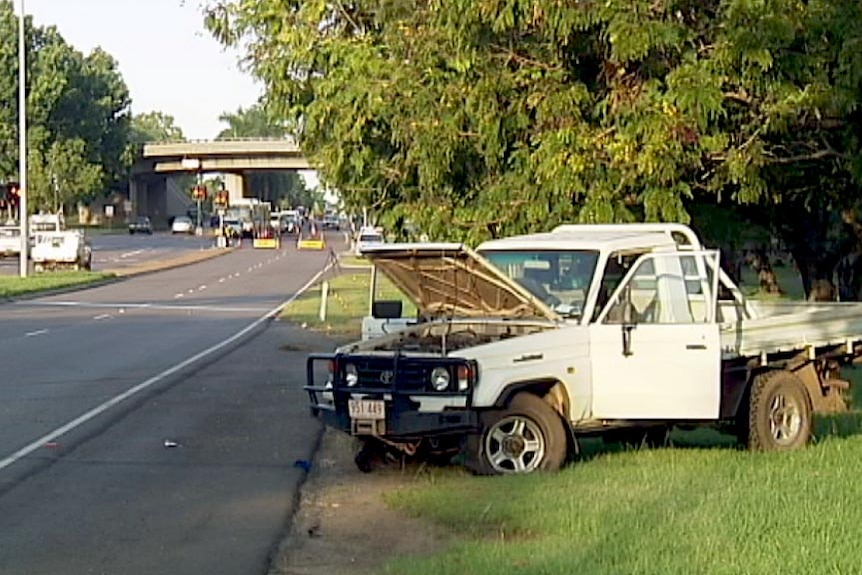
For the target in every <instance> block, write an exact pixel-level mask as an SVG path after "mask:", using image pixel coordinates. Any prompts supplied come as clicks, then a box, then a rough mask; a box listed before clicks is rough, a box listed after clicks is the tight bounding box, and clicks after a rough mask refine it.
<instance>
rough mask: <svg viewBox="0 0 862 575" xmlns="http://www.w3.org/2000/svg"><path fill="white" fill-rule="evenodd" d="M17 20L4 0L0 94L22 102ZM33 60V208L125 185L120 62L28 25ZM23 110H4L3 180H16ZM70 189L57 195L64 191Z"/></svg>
mask: <svg viewBox="0 0 862 575" xmlns="http://www.w3.org/2000/svg"><path fill="white" fill-rule="evenodd" d="M17 38H18V20H17V17H16V16H15V14H14V11H13V9H12V3H11V2H9V1H6V0H3V1H0V64H2V65H3V66H4V68H3V69H4V70H5V71H6V73H5V74H3V75H2V76H0V96H2V97H3V99H4V101H5V102H8V103H13V102H17V93H18V74H17V73H18V57H17V56H18V48H17ZM25 40H26V50H27V54H26V59H27V66H28V69H27V114H28V117H27V120H28V131H27V141H28V160H29V170H30V173H29V174H28V176H29V178H28V186H27V187H28V189H27V192H28V196H29V197H30V198H32V202H31V203H30V206H32V207H33V208H34V209H53V208H54V207H55V204H56V203H57V202H58V201H59V202H60V203H66V202H71V201H86V200H88V199H90V198H92V197H94V196H95V195H97V194H99V193H100V192H103V191H105V190H107V189H110V188H111V187H115V186H119V185H120V184H121V183H122V182H124V181H125V179H126V174H127V165H126V164H125V163H124V155H123V150H124V149H125V147H126V145H127V138H128V107H129V94H128V89H127V88H126V85H125V83H124V82H123V79H122V77H121V76H120V74H119V72H118V71H117V65H116V62H115V61H114V59H113V58H112V57H111V56H110V55H108V54H107V53H105V52H104V51H102V50H99V49H97V50H94V51H93V52H92V53H90V54H89V55H87V56H84V55H83V54H81V53H80V52H78V51H76V50H75V49H74V48H72V47H71V46H70V45H69V44H67V43H66V42H65V40H63V38H62V36H61V35H60V33H59V32H58V31H57V29H56V28H55V27H44V28H43V27H36V26H34V25H33V22H32V19H31V18H27V19H26V21H25ZM17 140H18V107H17V105H9V106H2V107H0V180H7V181H8V180H17V179H18V178H19V175H18V142H17ZM58 186H60V187H63V189H59V190H58V189H57V187H58Z"/></svg>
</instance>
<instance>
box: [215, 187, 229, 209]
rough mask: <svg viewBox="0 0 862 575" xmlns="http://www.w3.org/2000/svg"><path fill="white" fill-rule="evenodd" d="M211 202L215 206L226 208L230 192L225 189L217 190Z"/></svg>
mask: <svg viewBox="0 0 862 575" xmlns="http://www.w3.org/2000/svg"><path fill="white" fill-rule="evenodd" d="M213 203H214V204H215V205H216V206H217V207H221V208H226V207H227V206H228V204H229V203H230V193H229V192H228V191H227V190H219V191H217V192H216V193H215V197H213Z"/></svg>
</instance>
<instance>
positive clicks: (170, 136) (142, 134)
mask: <svg viewBox="0 0 862 575" xmlns="http://www.w3.org/2000/svg"><path fill="white" fill-rule="evenodd" d="M183 140H185V136H183V130H182V128H180V127H179V126H177V125H176V120H175V119H174V117H173V116H171V115H170V114H165V113H164V112H156V111H153V112H146V113H144V114H136V115H134V116H132V121H131V129H130V134H129V142H130V143H132V144H134V145H137V146H140V145H143V144H146V143H148V142H180V141H183Z"/></svg>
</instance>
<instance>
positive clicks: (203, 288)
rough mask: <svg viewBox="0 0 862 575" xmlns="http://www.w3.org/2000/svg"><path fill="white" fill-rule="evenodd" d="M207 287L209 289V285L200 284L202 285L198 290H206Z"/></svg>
mask: <svg viewBox="0 0 862 575" xmlns="http://www.w3.org/2000/svg"><path fill="white" fill-rule="evenodd" d="M205 289H207V286H200V287H199V288H198V291H204V290H205Z"/></svg>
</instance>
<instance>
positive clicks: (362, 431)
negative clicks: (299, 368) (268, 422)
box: [304, 355, 479, 442]
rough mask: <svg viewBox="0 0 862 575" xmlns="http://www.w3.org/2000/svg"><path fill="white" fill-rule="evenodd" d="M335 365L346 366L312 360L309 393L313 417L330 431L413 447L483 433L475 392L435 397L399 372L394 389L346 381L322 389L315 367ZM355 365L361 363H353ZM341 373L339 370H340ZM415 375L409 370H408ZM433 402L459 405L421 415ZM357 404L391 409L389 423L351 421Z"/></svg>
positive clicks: (330, 358)
mask: <svg viewBox="0 0 862 575" xmlns="http://www.w3.org/2000/svg"><path fill="white" fill-rule="evenodd" d="M322 361H328V362H335V365H339V362H340V363H342V364H343V363H344V362H345V361H346V360H345V359H344V358H342V357H339V356H338V355H314V356H311V357H309V359H308V385H306V386H305V387H304V389H305V391H306V392H307V393H308V396H309V401H310V404H311V412H312V414H313V415H315V416H319V417H320V418H321V419H322V420H323V422H324V424H325V425H327V426H330V427H333V428H335V429H339V430H341V431H343V432H345V433H349V434H351V435H359V436H362V435H370V436H378V437H382V438H385V439H388V440H390V441H396V442H398V441H402V442H405V441H412V440H416V439H420V438H423V437H433V436H442V435H454V434H461V433H466V432H470V431H475V430H476V429H478V425H479V419H478V415H477V414H476V412H475V411H473V410H472V409H470V396H471V390H472V386H471V387H470V389H467V390H463V391H457V392H456V391H452V392H430V391H423V390H420V389H417V386H416V382H415V381H412V382H411V381H404V379H403V378H402V377H400V375H399V371H398V368H397V367H396V368H395V370H394V372H395V374H396V375H395V376H394V377H393V381H392V382H391V384H390V385H388V386H385V387H384V386H368V385H365V386H362V387H359V386H356V387H348V386H347V385H346V384H345V383H344V381H343V379H342V378H340V377H338V376H336V377H334V379H333V381H331V382H329V383H327V384H324V385H316V384H315V381H314V363H315V362H322ZM350 361H355V358H350ZM335 371H336V373H338V371H337V370H335ZM408 371H409V370H408ZM426 398H427V399H433V400H435V402H441V400H442V403H443V404H445V403H446V399H449V400H451V403H453V404H460V405H457V406H456V405H449V406H445V405H444V406H442V407H441V409H440V410H439V411H438V410H434V411H429V410H424V411H420V409H419V408H420V405H421V403H422V401H423V399H426ZM351 399H368V400H379V401H383V402H384V404H385V416H384V418H383V419H378V420H374V419H369V420H357V419H353V418H351V417H350V412H349V407H348V403H349V401H350V400H351Z"/></svg>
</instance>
